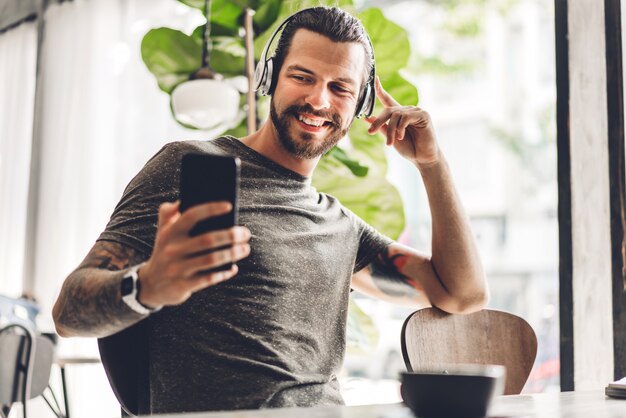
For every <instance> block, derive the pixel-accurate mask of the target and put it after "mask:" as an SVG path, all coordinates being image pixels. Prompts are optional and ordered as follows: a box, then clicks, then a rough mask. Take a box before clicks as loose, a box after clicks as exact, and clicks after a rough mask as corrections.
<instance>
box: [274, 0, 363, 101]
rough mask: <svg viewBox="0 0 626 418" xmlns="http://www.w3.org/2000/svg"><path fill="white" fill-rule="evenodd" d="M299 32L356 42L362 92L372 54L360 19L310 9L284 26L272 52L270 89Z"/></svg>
mask: <svg viewBox="0 0 626 418" xmlns="http://www.w3.org/2000/svg"><path fill="white" fill-rule="evenodd" d="M298 29H307V30H310V31H311V32H315V33H319V34H320V35H324V36H326V37H327V38H329V39H330V40H331V41H333V42H357V43H360V44H361V45H363V48H364V49H365V56H366V62H365V73H364V77H363V85H362V86H361V90H363V89H364V88H365V86H366V84H367V82H368V81H369V78H370V73H371V71H372V67H373V66H374V52H373V51H372V44H371V42H370V39H369V37H368V35H367V32H366V31H365V28H364V27H363V24H362V23H361V21H360V20H359V19H357V18H356V17H354V16H352V15H351V14H350V13H348V12H346V11H344V10H341V9H339V8H337V7H322V6H320V7H312V8H310V9H304V10H302V11H300V12H298V13H296V14H295V15H293V16H292V19H291V20H290V21H289V22H288V23H287V24H286V25H285V27H284V28H283V31H282V33H281V34H280V38H279V39H278V44H277V45H276V50H275V51H274V59H273V65H274V69H273V72H272V77H273V78H274V80H272V81H273V82H272V85H273V86H276V82H277V81H278V74H279V73H280V69H281V67H282V66H283V62H284V61H285V57H286V56H287V54H288V53H289V47H290V46H291V40H292V39H293V37H294V35H295V33H296V31H298ZM367 58H369V59H367Z"/></svg>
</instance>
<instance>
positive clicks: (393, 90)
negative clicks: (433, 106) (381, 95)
mask: <svg viewBox="0 0 626 418" xmlns="http://www.w3.org/2000/svg"><path fill="white" fill-rule="evenodd" d="M380 82H381V83H382V85H383V88H384V89H385V91H387V93H389V94H390V95H391V97H393V98H394V99H396V101H397V102H398V103H400V104H401V105H402V106H417V104H418V102H419V94H418V91H417V88H416V87H415V86H414V85H413V84H411V83H410V82H408V81H407V80H406V79H405V78H404V77H403V76H402V75H401V74H400V73H399V72H395V73H392V74H389V75H387V76H386V77H380ZM382 110H383V105H382V103H380V100H377V101H376V105H375V106H374V113H373V114H374V115H378V114H379V113H380V112H381V111H382Z"/></svg>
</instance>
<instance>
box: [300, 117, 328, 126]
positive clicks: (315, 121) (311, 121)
mask: <svg viewBox="0 0 626 418" xmlns="http://www.w3.org/2000/svg"><path fill="white" fill-rule="evenodd" d="M298 120H300V121H302V122H304V123H306V124H307V125H311V126H317V127H319V126H322V125H323V124H324V121H323V120H320V119H309V118H306V117H304V116H302V115H298Z"/></svg>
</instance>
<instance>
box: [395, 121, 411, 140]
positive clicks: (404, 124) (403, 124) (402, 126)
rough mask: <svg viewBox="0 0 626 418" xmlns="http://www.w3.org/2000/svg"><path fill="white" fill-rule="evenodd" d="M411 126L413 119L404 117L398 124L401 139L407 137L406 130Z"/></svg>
mask: <svg viewBox="0 0 626 418" xmlns="http://www.w3.org/2000/svg"><path fill="white" fill-rule="evenodd" d="M410 124H411V118H408V117H403V118H402V119H401V120H400V123H399V124H398V132H399V133H400V139H401V140H402V139H404V136H405V135H406V128H407V127H408V126H409V125H410Z"/></svg>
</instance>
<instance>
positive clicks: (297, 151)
mask: <svg viewBox="0 0 626 418" xmlns="http://www.w3.org/2000/svg"><path fill="white" fill-rule="evenodd" d="M299 113H307V114H309V115H314V116H318V117H320V118H324V119H327V120H329V121H330V122H329V125H327V127H326V130H327V134H326V136H325V137H324V138H322V140H321V142H316V140H315V137H316V136H317V135H313V134H311V133H309V132H300V133H299V134H296V135H298V138H294V136H292V135H291V134H290V133H289V126H290V122H292V119H293V121H294V122H295V121H297V120H298V114H299ZM270 117H271V118H272V123H273V124H274V127H275V128H276V131H277V133H278V142H279V144H280V145H281V147H282V148H283V149H284V150H286V151H287V152H289V153H290V154H291V155H293V156H295V157H298V158H302V159H314V158H317V157H320V156H322V155H324V154H326V153H327V152H328V151H330V149H331V148H332V147H334V146H335V145H337V143H338V142H339V140H341V138H343V137H344V136H346V133H347V132H348V129H350V125H351V124H352V121H350V125H348V127H347V128H345V129H341V126H342V125H343V121H342V119H341V116H339V115H337V114H335V113H331V112H323V111H316V110H314V109H313V108H312V107H311V105H309V104H306V105H304V106H298V105H293V106H289V107H288V108H287V109H285V110H284V111H283V112H282V113H281V114H280V115H279V114H278V111H277V110H276V105H275V104H274V100H273V99H272V101H271V102H270Z"/></svg>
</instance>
